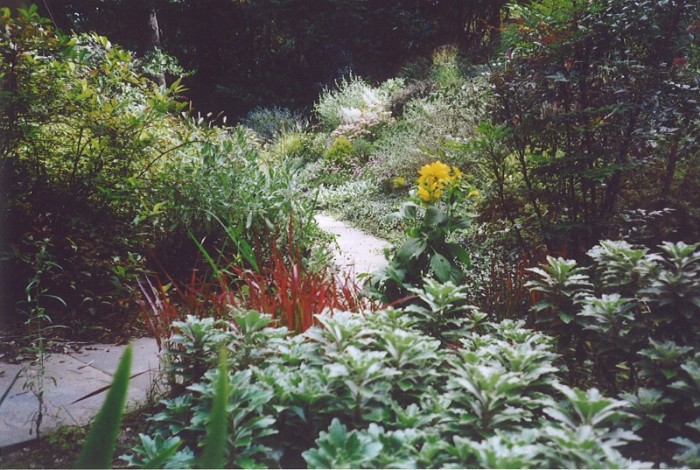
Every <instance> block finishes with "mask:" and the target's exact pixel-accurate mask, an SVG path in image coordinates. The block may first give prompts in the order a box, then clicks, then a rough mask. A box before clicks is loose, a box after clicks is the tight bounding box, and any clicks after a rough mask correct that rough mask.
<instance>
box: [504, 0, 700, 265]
mask: <svg viewBox="0 0 700 470" xmlns="http://www.w3.org/2000/svg"><path fill="white" fill-rule="evenodd" d="M554 5H555V3H550V2H544V3H537V4H534V3H533V4H531V5H520V6H516V7H515V8H514V9H513V10H512V11H513V16H512V17H511V20H510V21H509V23H508V25H507V27H505V28H504V34H503V38H504V41H503V42H504V44H503V45H504V48H505V49H506V50H508V51H509V52H508V53H507V55H506V60H505V63H504V64H503V67H502V68H500V70H496V71H495V72H494V73H493V75H492V77H491V83H492V84H493V86H494V87H495V93H494V99H495V102H494V107H493V108H492V113H491V117H492V119H493V121H494V123H495V124H497V125H499V126H503V128H504V129H505V131H506V132H505V133H504V136H503V137H504V139H505V140H504V143H505V144H506V147H507V148H508V149H509V151H508V152H506V155H508V154H511V156H510V159H511V160H512V162H513V163H514V165H513V167H512V168H514V169H516V170H517V174H518V176H517V177H513V180H512V182H511V184H512V189H508V191H507V192H506V199H508V200H511V201H512V206H511V207H512V211H513V212H514V213H515V214H516V216H515V218H516V219H517V223H518V224H520V225H522V227H523V228H524V229H525V230H527V232H528V238H535V239H538V240H540V241H542V242H543V243H544V244H545V245H546V246H547V248H548V249H549V250H550V251H552V252H554V251H557V250H559V249H561V247H562V245H565V246H566V248H567V251H568V253H569V254H570V256H572V257H574V258H576V259H583V258H584V256H585V255H584V253H585V251H586V249H587V248H588V247H590V246H592V245H593V244H595V243H597V242H598V241H599V240H600V239H603V238H606V237H609V236H612V235H611V231H612V230H614V227H612V226H611V225H612V222H613V221H614V220H615V218H616V216H617V215H618V214H620V212H621V211H625V210H631V209H644V210H648V211H650V210H658V209H661V208H664V207H678V208H679V209H682V210H683V212H684V213H686V214H688V215H689V216H690V215H691V214H692V215H693V217H686V218H684V219H683V220H677V221H676V223H677V224H678V225H677V227H675V228H676V229H677V230H678V234H677V235H676V236H675V237H677V239H683V237H684V235H690V234H697V230H698V221H697V220H695V217H696V216H697V213H695V211H694V209H690V207H691V206H693V207H697V206H698V200H697V199H698V196H699V195H700V191H698V188H697V187H696V185H695V182H697V178H695V180H694V182H693V183H692V184H691V183H690V181H689V180H688V179H687V178H686V174H687V173H686V171H689V172H691V173H694V172H695V169H696V168H697V156H698V155H699V154H698V146H697V142H696V140H695V138H694V137H692V136H694V135H696V134H697V133H698V128H697V126H698V123H699V121H698V120H697V119H696V118H695V117H693V116H697V115H698V112H699V108H698V103H697V101H696V100H695V99H694V96H695V95H696V94H697V83H696V76H697V70H698V61H697V59H698V55H697V45H696V44H694V42H693V41H694V40H693V37H691V35H689V34H688V32H689V31H690V30H689V29H688V28H691V29H692V26H690V25H692V24H693V22H695V21H697V17H698V13H699V10H698V6H697V4H695V3H693V4H691V3H684V2H681V3H674V4H668V5H666V4H662V3H659V2H653V1H642V2H639V3H638V4H636V8H628V6H629V4H628V3H627V2H625V1H624V0H613V1H609V2H591V3H586V4H583V3H579V2H573V1H564V2H557V3H556V6H554ZM623 24H624V25H627V26H626V27H625V28H620V27H619V25H623ZM674 61H675V63H676V65H675V66H674V65H673V64H674ZM681 62H682V63H683V64H684V65H682V66H681V67H679V66H678V64H679V63H681ZM681 188H683V189H681ZM691 201H692V202H691ZM686 241H693V238H689V239H686Z"/></svg>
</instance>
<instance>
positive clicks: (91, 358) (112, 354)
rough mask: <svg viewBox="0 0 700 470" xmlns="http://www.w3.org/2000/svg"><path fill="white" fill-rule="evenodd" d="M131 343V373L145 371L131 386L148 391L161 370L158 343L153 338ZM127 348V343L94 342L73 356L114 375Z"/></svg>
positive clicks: (140, 339)
mask: <svg viewBox="0 0 700 470" xmlns="http://www.w3.org/2000/svg"><path fill="white" fill-rule="evenodd" d="M131 345H132V349H133V355H132V360H131V375H134V374H138V373H141V372H145V373H144V374H142V375H139V376H138V377H135V378H133V379H132V380H131V383H130V386H132V387H137V388H139V389H141V390H143V391H148V390H149V389H150V388H151V386H152V384H153V382H154V381H155V380H156V378H157V376H158V372H159V365H160V356H159V353H158V345H157V343H156V340H155V339H153V338H139V339H136V340H134V341H132V342H131ZM125 349H126V345H113V344H92V345H89V346H85V347H83V348H82V349H81V351H80V352H78V353H74V354H71V356H72V357H73V358H75V359H77V360H78V361H80V362H82V363H84V364H86V365H89V366H90V367H93V368H95V369H98V370H101V371H102V372H105V373H107V374H109V375H114V372H115V371H116V370H117V365H118V364H119V360H120V359H121V357H122V355H123V354H124V350H125Z"/></svg>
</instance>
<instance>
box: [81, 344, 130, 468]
mask: <svg viewBox="0 0 700 470" xmlns="http://www.w3.org/2000/svg"><path fill="white" fill-rule="evenodd" d="M131 356H132V348H131V345H129V346H127V348H126V350H124V354H123V355H122V358H121V360H120V361H119V366H118V367H117V372H116V373H115V374H114V380H113V381H112V386H111V388H110V389H109V393H107V398H106V399H105V402H104V404H103V405H102V408H101V409H100V412H99V413H98V414H97V418H95V423H94V424H93V425H92V428H91V429H90V432H89V433H88V435H87V438H86V439H85V444H84V445H83V450H82V451H81V453H80V457H79V458H78V461H77V462H76V464H75V467H76V468H110V466H111V463H112V457H113V454H114V447H115V445H116V442H117V436H118V435H119V428H120V427H121V423H122V417H123V416H124V405H125V404H126V393H127V390H128V387H129V371H130V370H131Z"/></svg>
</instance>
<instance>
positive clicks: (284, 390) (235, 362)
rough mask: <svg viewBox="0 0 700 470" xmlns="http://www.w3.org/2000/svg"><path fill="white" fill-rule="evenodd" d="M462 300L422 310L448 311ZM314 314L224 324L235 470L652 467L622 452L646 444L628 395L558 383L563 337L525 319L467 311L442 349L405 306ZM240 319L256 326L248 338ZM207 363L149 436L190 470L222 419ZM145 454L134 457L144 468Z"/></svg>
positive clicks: (169, 402)
mask: <svg viewBox="0 0 700 470" xmlns="http://www.w3.org/2000/svg"><path fill="white" fill-rule="evenodd" d="M445 289H447V290H448V291H450V292H453V294H454V295H449V296H448V297H449V298H450V299H452V298H453V297H455V296H456V297H460V296H459V295H458V294H459V291H458V289H457V288H455V287H454V286H450V285H446V286H443V287H442V288H441V286H439V285H437V284H434V283H432V284H430V285H428V286H427V291H428V292H431V291H432V294H430V293H428V292H423V293H422V296H423V297H425V298H426V299H428V298H430V299H434V298H435V297H436V296H437V295H438V294H436V293H435V291H442V290H445ZM453 300H455V299H453ZM453 300H449V299H448V300H445V302H437V301H435V300H434V302H437V303H435V304H434V305H433V303H427V304H426V309H427V310H431V309H433V308H435V313H436V314H439V312H440V311H441V310H444V309H445V308H449V307H446V306H447V305H449V304H451V303H452V302H453ZM458 300H459V299H456V300H455V301H458ZM244 317H251V318H250V319H249V320H244ZM256 318H257V320H256ZM317 318H318V325H317V326H313V327H312V328H310V329H309V330H307V332H306V333H304V334H303V335H298V336H290V335H288V334H287V330H286V329H285V328H276V329H271V328H269V327H266V326H265V325H269V324H271V321H272V318H271V317H269V316H267V315H261V314H258V313H255V314H253V312H242V311H241V312H238V313H235V314H234V319H235V324H236V325H238V326H234V324H233V323H230V324H228V325H225V324H221V327H223V328H224V329H223V330H222V331H224V332H225V333H224V336H225V338H226V339H225V340H224V343H223V344H226V345H227V348H228V350H229V358H228V363H227V364H228V365H227V367H228V370H229V372H227V373H226V377H228V379H227V380H228V381H229V385H230V390H231V395H230V397H229V401H228V405H227V410H228V412H229V415H228V416H229V420H228V438H227V450H226V460H225V465H226V466H231V465H237V466H239V465H245V466H249V465H266V466H270V465H274V466H278V465H279V466H282V467H299V466H304V465H307V466H309V467H324V468H325V467H336V466H337V467H343V466H351V465H352V466H355V467H363V468H377V467H390V466H400V467H409V468H411V467H418V468H420V467H428V466H439V467H451V466H458V467H470V466H480V465H481V466H487V465H489V466H490V465H497V464H498V465H503V464H505V463H513V464H515V463H517V464H518V466H519V467H549V466H552V467H558V466H568V467H580V466H589V467H596V466H605V467H620V466H622V467H629V466H635V467H639V466H645V465H647V464H645V463H643V462H636V461H631V460H627V459H626V458H625V457H624V456H623V454H622V452H624V451H625V449H626V446H627V445H628V443H629V442H634V440H635V439H637V437H636V436H635V435H634V434H633V433H632V432H631V431H629V430H628V428H627V424H625V423H626V421H625V420H630V419H632V420H633V418H632V417H630V416H629V415H628V414H627V412H626V410H627V406H628V403H627V402H626V401H624V400H616V399H611V398H607V397H604V396H602V394H601V393H599V392H598V391H597V390H588V391H584V390H578V389H574V388H570V387H566V386H564V385H562V384H561V382H560V381H559V378H558V377H559V375H560V374H561V371H560V370H559V368H558V367H556V366H555V364H556V362H557V360H558V356H557V354H556V353H555V352H554V350H553V345H554V340H553V338H551V337H548V336H546V335H544V334H543V333H537V332H533V331H532V330H529V329H527V328H524V327H523V323H522V322H514V321H505V322H501V323H491V322H484V321H483V316H471V317H470V321H471V322H472V324H473V327H472V328H471V329H470V330H468V331H465V333H464V335H463V337H462V339H461V340H460V341H459V344H453V345H452V346H451V347H447V348H446V347H442V346H441V343H440V341H438V340H436V339H434V338H432V337H431V336H428V335H427V334H426V333H424V332H422V331H421V330H420V329H418V328H423V326H422V325H425V316H424V315H423V314H420V315H415V314H414V313H413V312H411V311H410V310H407V309H388V310H381V311H378V312H376V313H366V314H362V313H351V312H336V313H335V314H334V315H330V314H329V313H324V314H321V315H318V317H317ZM479 318H481V320H479ZM187 322H188V323H192V322H194V323H198V322H202V320H196V319H194V318H190V319H188V320H187ZM244 324H249V325H258V326H255V327H253V329H252V330H248V331H249V332H250V333H252V334H244V333H243V329H241V328H242V325H244ZM178 327H185V325H184V324H182V325H180V324H178ZM416 327H418V328H416ZM212 328H214V326H213V323H212ZM245 328H248V327H245ZM444 328H446V329H447V331H449V330H451V329H452V326H451V325H447V324H446V325H445V326H444ZM440 334H442V332H440ZM246 338H248V339H246ZM253 338H256V339H253ZM209 344H210V346H207V348H208V350H211V348H218V347H220V346H221V345H222V343H219V341H218V340H216V341H211V342H210V343H209ZM242 351H247V352H246V353H245V354H243V353H242ZM170 354H174V355H175V356H176V357H182V358H184V357H193V356H197V354H192V353H189V352H185V350H182V351H178V350H177V349H173V350H172V351H168V352H166V356H168V355H170ZM198 356H203V355H202V354H199V355H198ZM212 356H213V355H210V356H209V357H212ZM246 358H247V359H246ZM208 367H209V370H208V371H207V372H205V373H204V374H203V375H202V376H201V377H200V379H198V381H197V382H196V383H194V384H192V385H190V386H188V387H187V390H188V391H187V392H186V393H184V394H181V395H177V396H174V397H172V398H169V399H166V400H164V402H163V404H164V408H163V410H162V411H161V413H159V414H158V415H156V416H154V418H153V420H152V423H151V424H152V429H151V431H150V432H149V436H155V437H148V438H146V437H142V438H141V439H142V441H143V442H149V443H154V442H156V440H157V441H158V442H159V443H160V444H159V446H160V448H161V449H163V451H162V453H163V455H166V454H168V453H170V454H172V455H173V462H175V461H177V462H178V463H179V464H180V465H183V464H184V465H185V466H190V465H193V464H194V463H193V461H192V459H190V460H187V459H183V458H182V457H183V456H190V455H194V456H195V457H194V458H195V459H196V458H198V457H197V456H200V455H202V450H201V449H199V448H198V446H197V443H198V442H201V441H202V440H203V439H204V436H205V434H206V426H207V423H209V422H211V420H212V419H213V418H212V417H211V408H210V405H209V403H211V401H212V400H213V399H214V397H215V396H217V393H216V388H217V385H216V384H217V383H219V382H220V380H221V377H222V372H217V370H216V368H217V366H216V361H215V360H211V361H209V363H208ZM180 380H181V379H180ZM183 385H184V384H183ZM179 442H182V444H179ZM154 445H155V444H154ZM178 445H181V446H182V447H179V448H178V447H177V446H178ZM174 449H179V450H178V453H179V457H177V459H175V455H178V454H175V453H174ZM526 450H527V452H526ZM144 451H145V449H144V448H142V447H138V448H137V449H136V452H137V454H136V455H134V456H130V457H127V458H129V459H130V460H131V461H132V462H143V461H145V460H144V458H145V456H144V455H143V454H144ZM166 451H167V452H166ZM150 452H151V455H155V454H157V452H155V449H154V450H152V451H150ZM183 453H184V454H183ZM168 462H170V461H169V460H168V461H167V462H166V463H165V464H164V465H166V466H167V465H169V463H168Z"/></svg>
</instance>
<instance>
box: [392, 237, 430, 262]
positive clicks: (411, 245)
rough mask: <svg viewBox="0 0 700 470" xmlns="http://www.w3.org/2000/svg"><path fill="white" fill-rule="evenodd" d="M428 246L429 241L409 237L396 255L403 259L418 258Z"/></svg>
mask: <svg viewBox="0 0 700 470" xmlns="http://www.w3.org/2000/svg"><path fill="white" fill-rule="evenodd" d="M427 247H428V243H427V242H426V241H425V240H423V239H422V238H413V237H411V238H409V239H408V240H406V241H405V242H404V243H403V245H401V248H399V250H398V251H397V252H396V257H397V258H398V259H399V260H401V261H408V260H410V259H411V258H418V257H419V256H420V255H421V254H422V253H423V252H424V251H425V249H426V248H427Z"/></svg>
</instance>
